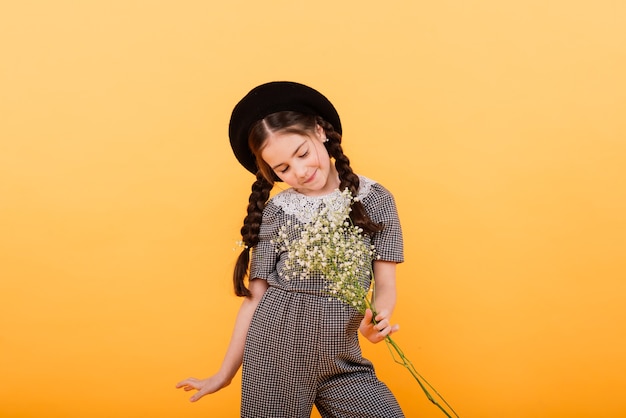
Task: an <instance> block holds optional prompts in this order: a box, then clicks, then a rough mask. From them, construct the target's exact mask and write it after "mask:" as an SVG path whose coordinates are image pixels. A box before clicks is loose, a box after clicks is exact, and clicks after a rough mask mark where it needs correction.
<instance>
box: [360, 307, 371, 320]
mask: <svg viewBox="0 0 626 418" xmlns="http://www.w3.org/2000/svg"><path fill="white" fill-rule="evenodd" d="M362 322H363V323H365V324H369V323H370V322H372V310H371V309H369V308H368V309H366V310H365V315H364V316H363V321H362Z"/></svg>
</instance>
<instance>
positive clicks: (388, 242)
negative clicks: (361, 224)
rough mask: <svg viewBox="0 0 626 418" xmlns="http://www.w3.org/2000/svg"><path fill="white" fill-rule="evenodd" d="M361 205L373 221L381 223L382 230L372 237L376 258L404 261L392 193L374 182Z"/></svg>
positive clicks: (402, 243)
mask: <svg viewBox="0 0 626 418" xmlns="http://www.w3.org/2000/svg"><path fill="white" fill-rule="evenodd" d="M362 202H363V206H365V210H366V211H367V213H368V215H369V216H370V218H371V219H372V220H373V221H374V222H378V223H382V224H383V230H382V231H380V232H377V233H375V234H374V236H373V237H372V244H373V245H374V248H375V249H376V258H377V259H380V260H385V261H394V262H396V263H401V262H403V261H404V241H403V237H402V227H401V225H400V219H399V217H398V211H397V208H396V202H395V199H394V198H393V195H392V194H391V193H390V192H389V191H388V190H387V189H385V188H384V187H383V186H382V185H380V184H378V183H374V184H372V185H371V189H370V191H369V193H368V194H367V195H366V196H364V197H363V198H362Z"/></svg>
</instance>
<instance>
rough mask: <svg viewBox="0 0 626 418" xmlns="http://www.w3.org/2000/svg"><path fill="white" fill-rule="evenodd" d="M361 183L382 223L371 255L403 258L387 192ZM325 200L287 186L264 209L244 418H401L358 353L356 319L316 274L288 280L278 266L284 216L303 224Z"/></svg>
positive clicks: (255, 262)
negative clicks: (261, 289) (262, 289)
mask: <svg viewBox="0 0 626 418" xmlns="http://www.w3.org/2000/svg"><path fill="white" fill-rule="evenodd" d="M360 181H361V187H360V192H359V198H360V200H361V201H362V203H363V204H364V206H365V208H366V210H367V212H368V214H369V215H370V217H371V218H372V220H374V221H375V222H382V223H383V224H384V226H385V228H384V230H383V231H381V232H379V233H377V234H376V235H375V236H374V237H373V239H372V243H373V244H374V245H375V248H376V255H377V256H380V259H382V260H387V261H395V262H401V261H403V247H402V232H401V229H400V224H399V221H398V216H397V212H396V207H395V203H394V199H393V196H392V195H391V194H390V193H389V192H388V191H387V190H386V189H385V188H384V187H382V186H381V185H379V184H378V183H375V182H373V181H372V180H369V179H367V178H365V177H361V178H360ZM335 193H339V192H338V191H336V192H335ZM329 196H332V194H331V195H329ZM326 198H328V196H327V197H308V196H304V195H302V194H299V193H297V192H295V191H294V190H293V189H287V190H285V191H283V192H281V193H279V194H277V195H276V196H274V198H272V199H271V200H270V201H269V202H268V203H267V205H266V207H265V210H264V212H263V221H262V224H261V231H260V242H259V243H258V244H257V246H256V247H255V248H254V249H253V251H252V261H251V270H250V277H251V278H257V279H263V280H267V282H268V284H269V287H268V290H267V291H266V293H265V295H264V296H263V298H262V299H261V301H260V303H259V305H258V307H257V309H256V312H255V314H254V316H253V318H252V322H251V324H250V329H249V331H248V335H247V339H246V344H245V349H244V357H243V372H242V404H241V417H242V418H305V417H310V415H311V410H312V408H313V404H315V406H316V407H317V409H318V411H319V412H320V414H321V415H322V417H324V418H330V417H332V418H348V417H351V418H357V417H358V418H367V417H370V418H374V417H376V418H396V417H403V416H404V415H403V413H402V411H401V409H400V407H399V405H398V403H397V401H396V399H395V398H394V396H393V395H392V393H391V392H390V391H389V389H388V388H387V386H385V384H384V383H382V382H381V381H379V380H378V379H377V377H376V375H375V373H374V368H373V366H372V364H371V363H370V362H369V361H368V360H366V359H364V358H363V357H362V355H361V349H360V346H359V341H358V328H359V324H360V321H361V319H362V316H361V315H360V314H359V313H358V312H356V311H355V310H354V309H352V308H349V307H348V306H347V305H345V304H342V303H341V302H339V301H338V300H336V299H334V298H329V297H328V296H327V295H325V294H324V293H323V291H324V286H325V284H324V280H323V278H322V277H315V276H309V277H306V278H305V279H301V278H299V277H298V278H290V277H289V274H290V273H292V272H289V271H286V267H285V265H284V261H285V259H286V254H285V253H281V252H277V251H276V248H275V246H274V244H273V243H272V240H273V239H274V238H275V237H276V236H277V233H278V230H279V228H280V227H281V226H283V225H286V224H287V221H291V223H292V224H293V223H297V222H300V223H305V222H307V219H309V220H310V218H308V215H307V214H310V213H312V212H313V211H315V210H316V209H317V208H318V207H320V205H323V204H324V199H326ZM366 239H369V238H366ZM369 280H370V278H369V271H367V272H364V273H363V278H362V282H363V284H364V286H367V285H369Z"/></svg>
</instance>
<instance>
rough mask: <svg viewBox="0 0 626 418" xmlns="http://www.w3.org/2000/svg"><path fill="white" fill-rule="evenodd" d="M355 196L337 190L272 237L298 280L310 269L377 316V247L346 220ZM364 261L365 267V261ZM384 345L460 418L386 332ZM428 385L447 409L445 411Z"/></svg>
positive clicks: (331, 290) (334, 292)
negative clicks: (292, 233)
mask: <svg viewBox="0 0 626 418" xmlns="http://www.w3.org/2000/svg"><path fill="white" fill-rule="evenodd" d="M353 199H355V198H353V197H352V195H351V193H350V191H349V190H348V189H345V190H344V191H343V192H342V193H340V194H337V198H336V199H332V200H327V201H325V205H322V206H321V207H320V208H319V209H318V210H317V212H316V213H314V214H313V216H312V220H311V222H309V223H307V224H304V225H291V224H290V223H288V224H287V225H284V226H283V227H282V228H281V229H280V230H279V233H278V236H277V237H276V239H275V240H274V243H275V244H276V246H277V251H287V254H288V255H287V261H286V262H285V267H287V268H288V267H290V266H293V267H297V270H298V271H300V274H301V277H300V278H301V279H306V277H307V276H308V275H309V274H310V273H319V274H322V275H323V276H324V278H325V280H326V290H327V292H328V295H329V297H333V298H337V299H339V300H340V301H341V302H343V303H345V304H346V305H349V306H351V307H352V308H354V309H356V310H357V311H358V312H360V313H361V314H365V310H366V309H368V308H369V309H371V310H372V312H373V313H374V315H373V316H374V317H376V311H375V307H374V306H373V291H371V289H373V284H374V280H375V278H374V274H373V269H372V262H373V261H374V260H375V259H376V249H375V248H374V247H373V246H371V245H368V244H367V241H366V240H364V239H363V230H362V229H361V228H360V227H358V226H356V225H354V224H353V223H352V222H351V219H350V216H349V215H350V203H351V202H352V200H353ZM293 228H295V229H299V237H298V238H297V239H292V240H290V239H289V236H288V234H287V231H288V230H289V229H293ZM366 263H367V265H366ZM364 269H367V271H369V274H370V275H371V278H372V280H371V284H372V286H370V288H367V287H366V286H364V285H363V283H362V280H361V277H362V276H361V275H360V274H359V272H360V271H363V270H364ZM385 343H386V344H387V347H388V348H389V351H390V352H391V355H392V357H393V359H394V361H395V362H397V363H399V364H400V365H402V366H404V367H405V368H406V369H407V370H408V371H409V372H410V373H411V375H412V376H413V377H414V378H415V380H416V381H417V383H418V384H419V386H420V388H421V389H422V390H423V392H424V394H425V395H426V397H427V398H428V400H429V401H431V402H432V403H433V404H435V405H436V406H437V407H438V408H439V409H440V410H441V411H443V413H444V414H445V415H446V416H447V417H450V418H451V417H452V415H450V413H452V414H454V416H455V417H458V415H457V414H456V412H455V411H454V409H452V407H451V406H450V405H449V404H448V403H447V402H446V401H445V399H443V397H442V396H441V395H440V394H439V393H438V392H437V391H436V390H435V388H433V387H432V386H431V385H430V384H429V383H428V382H427V381H426V379H424V378H423V377H422V376H421V375H420V374H419V373H418V372H417V370H416V369H415V367H414V366H413V364H412V363H411V361H409V359H408V358H407V357H406V356H405V355H404V353H403V352H402V350H401V349H400V347H399V346H398V344H397V343H396V342H395V341H394V340H393V339H392V338H391V337H390V336H389V335H387V336H386V337H385ZM428 388H430V390H432V391H433V393H434V394H435V396H436V397H437V398H438V399H440V400H441V401H442V402H443V404H444V405H445V406H446V407H447V408H448V409H449V411H450V412H448V410H446V409H445V408H444V407H443V406H442V405H441V404H440V403H439V402H437V400H436V399H435V397H433V396H432V395H431V393H430V392H429V390H428Z"/></svg>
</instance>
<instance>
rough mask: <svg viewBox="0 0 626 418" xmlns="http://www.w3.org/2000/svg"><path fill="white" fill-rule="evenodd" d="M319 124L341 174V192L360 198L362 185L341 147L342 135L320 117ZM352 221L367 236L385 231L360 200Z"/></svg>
mask: <svg viewBox="0 0 626 418" xmlns="http://www.w3.org/2000/svg"><path fill="white" fill-rule="evenodd" d="M317 124H318V125H320V126H321V127H322V128H324V131H325V133H326V138H328V142H327V143H326V146H327V148H328V153H329V154H330V156H331V157H333V158H334V159H335V167H336V168H337V172H338V173H339V190H345V189H346V188H348V189H349V190H350V193H351V194H352V196H358V194H359V183H360V181H359V176H357V175H356V174H355V173H354V171H352V167H350V159H349V158H348V157H347V156H346V155H345V154H344V153H343V148H342V147H341V135H340V134H339V133H338V132H335V129H334V128H333V126H332V125H331V124H330V123H328V122H326V121H325V120H323V119H322V118H320V117H318V118H317ZM350 219H352V222H353V223H354V224H355V225H357V226H359V227H361V228H363V231H365V232H366V233H367V234H374V233H375V232H379V231H382V229H383V225H382V224H380V223H376V222H374V221H372V219H371V218H370V217H369V215H368V214H367V212H366V210H365V207H364V206H363V203H361V202H360V201H358V200H357V201H353V202H352V210H351V212H350Z"/></svg>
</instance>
